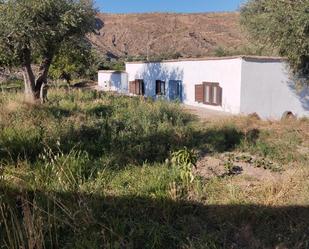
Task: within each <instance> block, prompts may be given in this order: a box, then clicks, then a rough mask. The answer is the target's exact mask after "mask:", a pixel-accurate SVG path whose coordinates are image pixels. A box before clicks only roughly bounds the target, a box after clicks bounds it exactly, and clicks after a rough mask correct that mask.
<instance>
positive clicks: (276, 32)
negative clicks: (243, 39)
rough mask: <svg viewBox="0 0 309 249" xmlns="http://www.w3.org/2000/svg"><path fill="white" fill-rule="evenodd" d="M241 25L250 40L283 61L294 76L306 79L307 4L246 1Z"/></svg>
mask: <svg viewBox="0 0 309 249" xmlns="http://www.w3.org/2000/svg"><path fill="white" fill-rule="evenodd" d="M241 23H242V24H243V25H244V26H245V27H246V28H247V30H248V31H249V34H250V35H251V37H252V39H253V40H255V41H258V42H259V43H261V44H265V45H267V46H269V47H272V48H275V49H276V50H277V51H278V53H279V54H280V55H281V56H284V57H287V58H288V60H289V63H290V65H291V68H292V69H293V71H294V73H296V74H298V75H301V76H305V77H307V78H308V76H309V0H249V1H248V2H247V3H246V4H244V5H243V6H242V8H241Z"/></svg>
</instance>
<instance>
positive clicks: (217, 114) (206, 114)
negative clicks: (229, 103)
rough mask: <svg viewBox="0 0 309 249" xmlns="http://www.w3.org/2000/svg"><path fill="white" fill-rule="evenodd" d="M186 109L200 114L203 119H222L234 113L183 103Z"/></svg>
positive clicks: (197, 114)
mask: <svg viewBox="0 0 309 249" xmlns="http://www.w3.org/2000/svg"><path fill="white" fill-rule="evenodd" d="M183 107H184V110H186V111H188V112H190V113H192V114H194V115H196V116H198V117H199V118H200V119H201V120H210V119H211V120H214V119H222V118H229V117H232V116H233V115H232V114H230V113H227V112H221V111H215V110H211V109H207V108H203V107H196V106H191V105H183Z"/></svg>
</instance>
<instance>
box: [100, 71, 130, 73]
mask: <svg viewBox="0 0 309 249" xmlns="http://www.w3.org/2000/svg"><path fill="white" fill-rule="evenodd" d="M98 72H99V73H126V71H120V70H99V71H98Z"/></svg>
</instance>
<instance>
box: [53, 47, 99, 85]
mask: <svg viewBox="0 0 309 249" xmlns="http://www.w3.org/2000/svg"><path fill="white" fill-rule="evenodd" d="M98 69H99V58H98V55H97V52H96V51H95V50H93V49H92V48H91V44H89V42H88V41H81V42H80V43H78V44H76V43H75V42H74V43H71V42H70V43H68V44H65V45H63V46H62V47H61V48H60V50H59V53H58V54H57V55H56V57H55V59H54V61H53V63H52V65H51V67H50V76H51V78H52V79H54V80H58V79H64V80H66V81H67V82H68V83H70V81H71V80H72V79H76V78H91V79H94V78H95V76H96V74H97V70H98Z"/></svg>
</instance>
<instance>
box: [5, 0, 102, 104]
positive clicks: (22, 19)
mask: <svg viewBox="0 0 309 249" xmlns="http://www.w3.org/2000/svg"><path fill="white" fill-rule="evenodd" d="M95 15H96V11H95V9H94V8H93V3H92V1H90V0H2V1H1V0H0V30H1V32H0V54H1V56H2V57H3V58H5V59H2V60H1V61H2V63H6V64H10V65H12V64H14V65H15V66H20V67H21V68H22V71H23V75H24V84H25V96H26V99H27V100H28V101H31V102H37V101H38V100H40V99H41V100H42V99H43V98H44V96H43V92H44V91H43V89H44V86H45V85H46V84H47V79H48V73H49V69H50V66H51V63H52V61H53V59H54V58H55V57H56V56H57V54H58V53H59V52H60V51H61V49H62V48H63V47H64V46H66V45H67V44H74V43H79V42H81V41H82V40H83V39H85V36H86V34H87V33H89V32H92V31H93V30H94V27H95ZM33 64H37V65H39V69H38V70H37V72H35V71H34V70H33V67H32V65H33Z"/></svg>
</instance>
